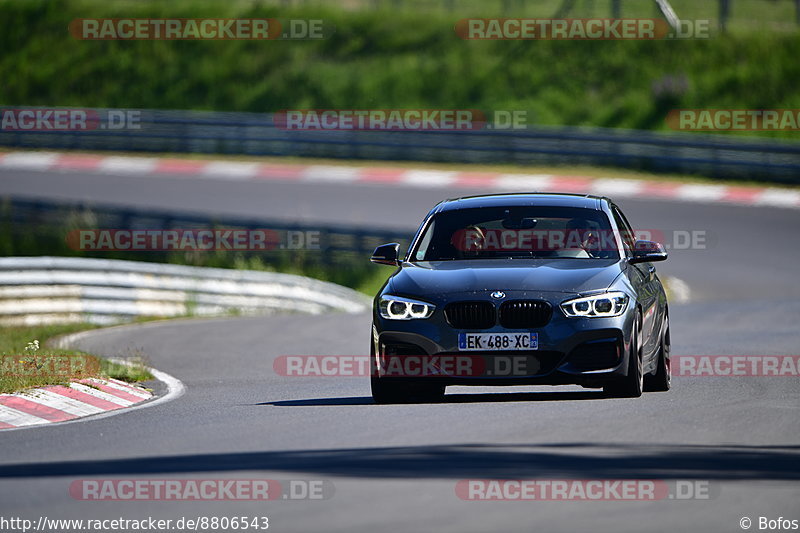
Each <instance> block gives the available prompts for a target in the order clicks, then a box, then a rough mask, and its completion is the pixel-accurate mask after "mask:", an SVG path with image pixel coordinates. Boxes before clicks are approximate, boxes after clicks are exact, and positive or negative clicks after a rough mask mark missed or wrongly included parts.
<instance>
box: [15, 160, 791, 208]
mask: <svg viewBox="0 0 800 533" xmlns="http://www.w3.org/2000/svg"><path fill="white" fill-rule="evenodd" d="M0 168H17V169H30V170H55V171H65V172H83V173H87V172H88V173H98V174H122V175H145V176H155V177H159V176H182V177H189V178H207V179H223V180H232V181H237V180H274V181H306V182H317V183H321V182H324V183H340V184H353V183H356V184H383V185H391V186H402V187H419V188H429V189H448V190H453V189H485V190H487V191H537V192H570V193H578V194H597V195H603V196H611V197H614V198H619V197H631V198H635V197H640V198H647V199H659V200H660V199H671V200H678V201H690V202H705V203H724V204H736V205H749V206H768V207H788V208H800V190H798V189H789V188H781V187H758V186H742V185H715V184H699V183H674V182H656V181H646V180H633V179H619V178H611V177H609V178H591V177H587V176H562V175H556V174H504V173H500V172H459V171H443V170H430V169H428V170H425V169H407V168H398V167H348V166H338V165H305V164H289V163H255V162H243V161H214V160H200V159H177V158H168V157H166V158H156V157H120V156H100V155H82V154H66V153H57V152H8V153H5V154H0Z"/></svg>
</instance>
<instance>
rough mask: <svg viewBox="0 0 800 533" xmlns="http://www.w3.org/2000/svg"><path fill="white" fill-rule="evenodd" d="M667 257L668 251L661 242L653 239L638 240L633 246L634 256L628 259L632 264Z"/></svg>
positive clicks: (650, 261)
mask: <svg viewBox="0 0 800 533" xmlns="http://www.w3.org/2000/svg"><path fill="white" fill-rule="evenodd" d="M666 258H667V251H666V250H665V249H664V246H663V245H662V244H661V243H658V242H653V241H636V244H635V245H634V247H633V257H631V258H630V260H628V262H629V263H630V264H632V265H633V264H636V263H652V262H655V261H663V260H665V259H666Z"/></svg>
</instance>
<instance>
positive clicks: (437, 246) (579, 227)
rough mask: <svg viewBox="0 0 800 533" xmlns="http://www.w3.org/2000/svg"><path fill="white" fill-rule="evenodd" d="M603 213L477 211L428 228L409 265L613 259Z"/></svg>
mask: <svg viewBox="0 0 800 533" xmlns="http://www.w3.org/2000/svg"><path fill="white" fill-rule="evenodd" d="M617 242H618V241H617V239H616V236H615V235H614V232H613V230H612V228H611V224H610V222H609V220H608V217H607V216H606V215H605V213H604V212H603V211H599V210H596V209H587V208H580V207H541V206H538V207H537V206H520V207H477V208H468V209H456V210H451V211H443V212H441V213H438V214H436V215H434V216H433V217H432V218H431V219H430V221H429V222H428V225H427V227H426V228H425V230H424V231H423V233H422V235H421V237H420V239H419V240H418V241H417V245H416V247H415V249H414V250H412V253H411V256H410V258H411V260H412V261H448V260H462V259H464V260H466V259H498V258H570V259H597V258H600V259H619V252H618V245H617Z"/></svg>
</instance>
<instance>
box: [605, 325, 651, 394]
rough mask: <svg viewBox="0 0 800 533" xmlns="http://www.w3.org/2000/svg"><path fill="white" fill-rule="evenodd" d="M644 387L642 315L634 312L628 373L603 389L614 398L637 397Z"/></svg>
mask: <svg viewBox="0 0 800 533" xmlns="http://www.w3.org/2000/svg"><path fill="white" fill-rule="evenodd" d="M643 389H644V376H643V370H642V317H641V315H640V314H639V312H638V311H637V312H636V318H635V319H634V322H633V331H631V353H630V354H629V355H628V375H627V376H625V377H624V378H622V379H620V380H619V381H616V382H614V383H609V384H608V385H606V386H604V387H603V391H604V392H605V393H606V394H608V395H610V396H613V397H615V398H638V397H639V396H641V395H642V390H643Z"/></svg>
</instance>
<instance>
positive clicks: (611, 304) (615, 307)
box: [561, 292, 628, 317]
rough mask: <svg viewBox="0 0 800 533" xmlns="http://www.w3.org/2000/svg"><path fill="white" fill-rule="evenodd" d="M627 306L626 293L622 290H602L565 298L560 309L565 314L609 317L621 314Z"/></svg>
mask: <svg viewBox="0 0 800 533" xmlns="http://www.w3.org/2000/svg"><path fill="white" fill-rule="evenodd" d="M627 306H628V295H627V294H625V293H624V292H604V293H602V294H596V295H594V296H586V297H584V298H575V299H574V300H567V301H566V302H563V303H562V304H561V310H562V311H564V314H565V315H567V316H585V317H610V316H619V315H621V314H622V313H623V312H624V311H625V308H626V307H627Z"/></svg>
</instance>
